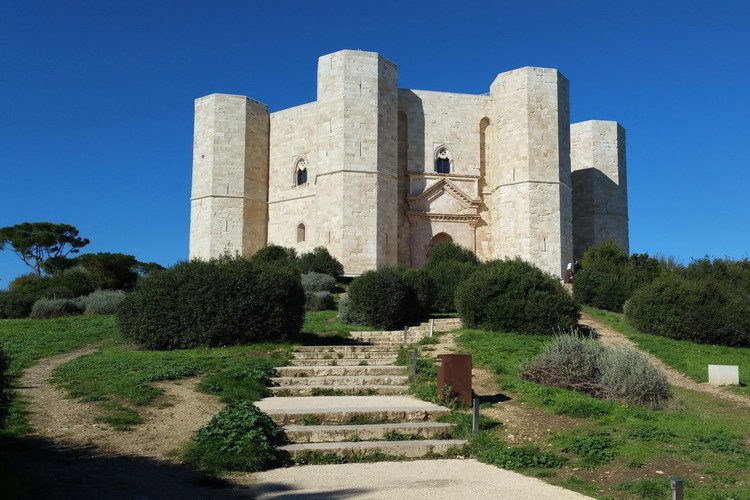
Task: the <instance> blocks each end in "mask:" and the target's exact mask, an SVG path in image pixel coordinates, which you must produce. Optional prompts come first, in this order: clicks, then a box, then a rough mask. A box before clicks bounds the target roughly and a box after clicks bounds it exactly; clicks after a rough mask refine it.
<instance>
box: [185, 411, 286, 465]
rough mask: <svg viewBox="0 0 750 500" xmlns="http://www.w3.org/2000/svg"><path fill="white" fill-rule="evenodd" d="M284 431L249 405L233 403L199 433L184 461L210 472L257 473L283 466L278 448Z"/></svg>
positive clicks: (186, 452)
mask: <svg viewBox="0 0 750 500" xmlns="http://www.w3.org/2000/svg"><path fill="white" fill-rule="evenodd" d="M279 444H283V434H282V431H281V429H280V428H279V427H278V426H277V425H276V424H275V423H274V422H273V420H271V418H270V417H269V416H268V415H266V414H265V413H263V412H261V411H260V410H259V409H258V408H257V407H256V406H255V405H253V404H252V403H250V402H247V401H241V402H237V403H230V404H229V405H227V406H226V407H225V408H224V409H222V410H221V411H220V412H219V413H217V414H216V415H215V416H214V417H213V418H212V419H211V421H210V422H209V423H208V424H207V425H205V426H204V427H201V428H200V429H198V431H197V432H196V433H195V434H194V435H193V438H192V439H191V441H190V443H189V444H188V446H187V448H186V450H185V460H186V461H187V462H189V463H191V464H194V465H196V466H198V467H201V468H203V469H207V470H211V471H220V470H232V471H244V472H256V471H261V470H266V469H270V468H272V467H275V466H277V465H280V463H281V460H280V458H279V456H278V453H277V451H276V448H275V446H276V445H279Z"/></svg>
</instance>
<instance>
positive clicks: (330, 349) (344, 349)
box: [295, 344, 398, 353]
mask: <svg viewBox="0 0 750 500" xmlns="http://www.w3.org/2000/svg"><path fill="white" fill-rule="evenodd" d="M295 352H323V353H340V352H341V353H354V352H368V353H373V352H387V353H394V352H396V353H397V352H398V348H396V347H391V346H377V345H361V344H357V345H305V346H300V347H298V348H297V349H296V350H295Z"/></svg>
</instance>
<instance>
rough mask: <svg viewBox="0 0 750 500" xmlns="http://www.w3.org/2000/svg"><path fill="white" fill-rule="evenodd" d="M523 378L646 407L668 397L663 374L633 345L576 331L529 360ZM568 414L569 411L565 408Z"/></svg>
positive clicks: (655, 405)
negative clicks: (615, 345)
mask: <svg viewBox="0 0 750 500" xmlns="http://www.w3.org/2000/svg"><path fill="white" fill-rule="evenodd" d="M522 376H523V378H525V379H526V380H531V381H533V382H537V383H540V384H545V385H550V386H554V387H561V388H563V389H572V390H576V391H579V392H583V393H585V394H589V395H591V396H596V397H601V398H605V399H609V400H613V401H620V402H625V403H628V404H634V405H639V406H645V407H648V408H660V407H663V406H664V405H665V404H666V403H667V402H668V401H669V399H670V398H671V393H670V391H669V384H668V383H667V379H666V377H665V376H664V374H662V373H661V371H659V369H658V368H656V367H655V366H653V365H652V364H651V363H650V362H649V360H648V358H647V357H646V356H645V355H643V354H641V353H640V352H638V351H636V350H634V349H628V348H613V347H605V346H602V345H601V344H599V342H597V341H595V340H592V339H588V338H584V337H582V336H580V335H576V334H574V335H561V336H558V337H557V338H555V340H553V341H552V342H550V343H549V344H548V345H547V346H546V348H545V350H544V352H542V353H541V354H540V355H539V356H537V357H536V358H534V359H533V360H531V361H530V362H529V363H528V364H527V365H526V366H525V367H524V370H523V373H522ZM568 414H570V412H568Z"/></svg>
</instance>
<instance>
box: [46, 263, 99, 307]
mask: <svg viewBox="0 0 750 500" xmlns="http://www.w3.org/2000/svg"><path fill="white" fill-rule="evenodd" d="M93 291H94V287H93V286H92V285H91V280H90V279H89V276H88V273H87V272H86V271H85V270H84V269H83V268H81V267H74V268H71V269H66V270H65V271H60V272H58V273H57V274H55V275H53V276H51V277H49V279H48V281H47V287H46V288H45V289H44V290H43V291H42V292H41V297H44V298H47V299H55V298H57V299H73V298H76V297H81V296H83V295H88V294H89V293H91V292H93Z"/></svg>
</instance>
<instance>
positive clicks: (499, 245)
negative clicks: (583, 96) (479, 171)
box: [485, 67, 573, 276]
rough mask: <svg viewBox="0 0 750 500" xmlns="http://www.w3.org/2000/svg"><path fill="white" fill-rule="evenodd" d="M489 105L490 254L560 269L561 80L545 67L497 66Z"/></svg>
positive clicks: (564, 201)
mask: <svg viewBox="0 0 750 500" xmlns="http://www.w3.org/2000/svg"><path fill="white" fill-rule="evenodd" d="M489 107H490V110H491V112H490V116H489V120H490V123H491V124H492V130H493V146H492V151H493V154H492V161H491V163H490V164H489V165H488V167H487V170H488V177H489V178H491V179H492V182H493V184H492V185H488V190H489V194H488V195H487V196H486V197H485V203H486V205H487V207H488V211H489V217H490V221H489V226H490V236H491V247H492V257H493V258H502V257H515V256H519V257H521V258H523V259H526V260H529V261H531V262H534V263H535V264H536V265H538V266H540V267H541V268H542V269H544V270H545V271H547V272H549V273H551V274H553V275H555V276H561V274H562V271H563V268H564V266H565V263H567V262H568V261H570V260H571V259H572V247H573V245H572V191H571V187H570V129H569V125H568V124H569V123H570V118H569V116H570V112H569V97H568V81H567V79H566V78H565V77H564V76H563V75H561V74H560V73H559V72H558V71H557V70H554V69H547V68H531V67H529V68H521V69H517V70H514V71H509V72H507V73H502V74H500V75H498V77H497V78H496V79H495V81H494V82H493V84H492V86H491V88H490V106H489Z"/></svg>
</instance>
